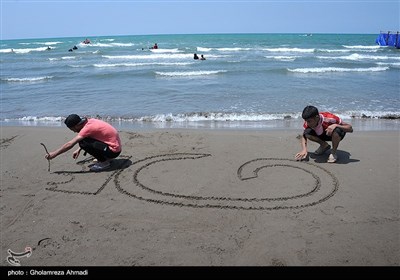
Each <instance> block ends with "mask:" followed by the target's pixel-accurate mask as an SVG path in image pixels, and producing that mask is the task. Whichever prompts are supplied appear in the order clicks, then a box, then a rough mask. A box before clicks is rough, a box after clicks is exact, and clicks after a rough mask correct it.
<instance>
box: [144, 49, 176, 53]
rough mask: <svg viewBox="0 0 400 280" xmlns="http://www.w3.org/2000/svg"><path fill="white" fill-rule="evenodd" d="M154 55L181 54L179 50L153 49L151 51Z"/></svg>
mask: <svg viewBox="0 0 400 280" xmlns="http://www.w3.org/2000/svg"><path fill="white" fill-rule="evenodd" d="M150 51H151V52H152V53H181V52H183V51H180V50H178V49H152V50H150Z"/></svg>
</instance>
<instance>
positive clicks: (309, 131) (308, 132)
mask: <svg viewBox="0 0 400 280" xmlns="http://www.w3.org/2000/svg"><path fill="white" fill-rule="evenodd" d="M333 132H336V133H337V134H339V136H340V139H341V140H343V138H344V136H346V132H344V131H343V129H341V128H339V127H336V128H335V129H334V130H333ZM306 135H312V136H316V137H318V138H319V139H321V140H324V141H332V136H328V135H326V131H324V132H323V133H322V134H321V135H317V133H315V130H314V129H312V128H309V127H308V128H306V129H304V132H303V136H304V137H305V136H306Z"/></svg>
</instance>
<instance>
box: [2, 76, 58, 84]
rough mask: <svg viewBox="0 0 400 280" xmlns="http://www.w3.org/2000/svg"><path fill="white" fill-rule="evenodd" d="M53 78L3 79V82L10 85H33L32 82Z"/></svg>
mask: <svg viewBox="0 0 400 280" xmlns="http://www.w3.org/2000/svg"><path fill="white" fill-rule="evenodd" d="M52 78H53V76H43V77H26V78H2V79H1V80H2V81H4V82H10V83H32V82H41V81H46V80H50V79H52Z"/></svg>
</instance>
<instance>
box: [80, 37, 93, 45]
mask: <svg viewBox="0 0 400 280" xmlns="http://www.w3.org/2000/svg"><path fill="white" fill-rule="evenodd" d="M82 43H84V44H90V43H91V42H90V40H89V39H88V38H86V39H85V40H84V41H82Z"/></svg>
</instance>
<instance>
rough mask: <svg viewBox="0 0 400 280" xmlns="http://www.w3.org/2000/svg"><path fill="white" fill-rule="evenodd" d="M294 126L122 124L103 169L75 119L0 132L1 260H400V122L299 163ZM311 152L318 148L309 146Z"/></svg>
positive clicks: (43, 263) (380, 262) (382, 262)
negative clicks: (49, 153)
mask: <svg viewBox="0 0 400 280" xmlns="http://www.w3.org/2000/svg"><path fill="white" fill-rule="evenodd" d="M300 132H301V130H299V131H297V130H291V131H285V130H282V131H279V130H274V131H217V130H213V131H207V130H155V131H140V132H129V131H122V132H121V139H122V142H123V152H122V154H121V156H120V157H119V158H118V159H116V160H115V161H114V162H113V165H112V169H111V170H108V171H106V172H101V173H93V172H89V171H88V168H87V165H88V164H89V163H90V161H91V159H90V157H89V156H87V157H83V156H82V154H81V157H80V158H79V159H78V160H77V161H74V160H73V159H72V150H71V151H69V152H67V153H65V154H63V155H60V156H59V157H57V158H56V159H54V160H52V161H51V170H50V172H48V170H47V168H48V163H47V161H46V160H45V159H44V155H45V151H44V148H43V147H42V146H41V145H40V143H41V142H42V143H44V144H45V145H46V146H47V148H48V149H49V150H54V149H56V148H57V147H59V146H60V145H62V144H63V143H65V142H66V141H68V140H69V139H71V138H72V137H73V136H74V134H73V133H72V132H71V131H69V130H68V129H65V128H37V127H2V128H1V193H0V194H1V208H0V209H1V249H0V256H1V265H2V266H10V264H9V263H8V262H7V260H6V259H7V256H8V254H7V250H8V249H10V250H12V251H14V252H23V251H24V249H25V248H26V247H27V246H28V247H31V248H32V250H33V251H32V254H31V256H30V257H29V258H28V257H24V258H20V261H21V265H23V266H398V265H399V263H400V256H399V248H400V240H399V236H400V234H399V233H400V231H399V148H400V146H399V143H400V142H399V132H398V131H370V132H357V130H355V132H354V133H352V134H348V135H347V136H346V138H345V139H344V141H343V142H342V143H341V144H340V146H339V151H338V155H339V161H338V163H336V164H328V163H326V162H325V161H326V159H327V157H328V154H325V155H323V156H319V157H316V156H313V155H311V157H310V159H309V161H308V162H296V161H294V160H293V157H294V154H295V153H297V152H298V151H299V150H300V144H299V140H298V139H297V138H296V136H297V135H298V134H299V133H300ZM309 148H310V150H311V151H314V150H315V149H316V148H317V145H316V144H314V143H311V144H310V145H309Z"/></svg>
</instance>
